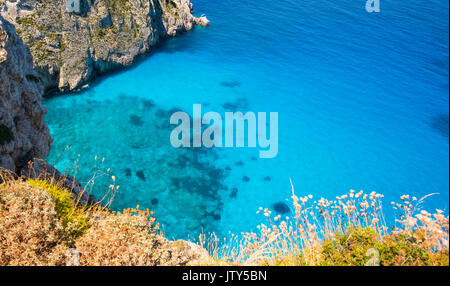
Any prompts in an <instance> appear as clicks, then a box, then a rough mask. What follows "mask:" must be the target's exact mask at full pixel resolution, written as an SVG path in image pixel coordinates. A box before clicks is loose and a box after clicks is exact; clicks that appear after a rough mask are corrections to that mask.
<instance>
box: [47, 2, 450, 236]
mask: <svg viewBox="0 0 450 286" xmlns="http://www.w3.org/2000/svg"><path fill="white" fill-rule="evenodd" d="M193 2H194V4H195V8H196V12H197V13H198V14H201V13H205V14H206V15H208V18H209V19H210V20H211V22H212V24H211V26H209V27H207V28H200V27H198V28H196V29H194V30H193V31H191V32H189V33H186V34H184V35H182V36H180V37H177V38H175V39H171V40H169V41H167V42H166V43H165V44H163V45H162V46H161V47H160V48H159V49H158V50H157V51H155V52H154V53H153V54H152V55H151V56H150V57H148V58H147V59H146V60H144V61H142V62H140V63H139V64H137V65H135V66H134V67H132V68H130V69H127V70H125V71H123V72H120V73H115V74H113V75H110V76H108V77H105V78H103V79H101V80H99V81H97V82H96V83H95V84H94V85H93V86H92V87H91V88H90V89H89V90H87V91H85V92H82V93H80V94H76V95H64V96H58V97H53V98H49V99H47V100H46V101H45V105H46V107H47V109H48V114H47V116H46V120H47V122H48V123H49V126H50V128H51V132H52V135H53V138H54V143H53V149H52V153H51V154H50V156H49V158H48V161H50V162H51V163H55V165H56V167H57V168H58V169H60V170H61V171H64V170H66V171H67V172H72V173H73V170H71V169H69V168H73V167H74V162H76V165H75V167H77V168H75V169H77V171H76V172H77V173H76V176H77V178H78V179H79V180H80V181H82V182H84V183H85V182H87V181H88V180H89V178H91V176H92V175H93V173H94V172H95V170H96V168H95V165H96V164H98V163H95V162H94V156H95V155H97V156H98V157H99V158H103V157H105V158H106V160H105V162H104V163H103V166H102V167H101V168H103V169H107V168H111V173H112V174H114V175H115V176H116V177H117V183H118V184H119V185H120V189H119V190H120V191H119V194H117V197H116V199H115V201H114V204H113V207H114V208H116V209H121V208H126V207H134V206H136V204H139V205H140V206H141V208H151V209H153V210H155V211H156V216H157V218H158V219H159V221H160V222H161V223H162V224H163V225H164V230H165V232H166V234H167V235H168V236H169V237H176V238H185V237H187V236H188V235H190V236H191V237H192V236H194V235H195V234H196V233H198V232H201V231H204V232H207V231H215V232H218V233H219V234H226V233H227V232H228V231H232V232H234V233H237V232H241V231H249V230H252V229H254V227H255V226H256V224H257V223H258V222H260V221H261V220H263V219H262V218H261V216H260V215H257V214H256V213H255V212H256V210H257V208H258V207H259V206H264V207H271V206H272V207H273V206H274V204H276V203H278V202H283V201H284V200H285V199H286V198H289V197H290V190H291V188H290V183H289V178H291V179H292V181H293V183H294V185H295V189H296V192H297V194H301V195H306V194H312V195H313V196H314V197H315V198H318V197H322V196H323V197H327V198H334V197H335V196H336V195H341V194H343V193H346V192H348V190H350V189H355V190H360V189H362V190H365V191H368V192H371V191H376V192H378V193H383V194H384V195H385V205H387V204H388V203H389V202H390V201H392V200H395V199H397V198H398V197H399V196H400V195H402V194H411V195H415V196H417V197H420V196H423V195H426V194H429V193H440V195H435V196H432V197H430V198H429V199H428V200H427V202H426V205H425V206H426V207H427V208H428V209H431V210H432V209H433V208H440V209H446V210H447V209H448V204H449V203H448V201H449V192H448V188H449V175H448V173H449V138H448V114H449V110H448V105H449V100H448V98H449V97H448V36H449V33H448V2H447V1H438V0H433V1H419V0H411V1H383V0H381V4H382V5H381V9H382V10H381V13H379V14H373V13H372V14H369V13H367V12H366V11H365V9H364V4H365V1H330V0H328V1H325V0H319V1H318V0H315V1H297V0H295V1H294V0H288V1H271V0H260V1H238V0H229V1H207V0H194V1H193ZM393 2H395V3H393ZM194 103H201V104H202V108H203V111H204V112H206V111H208V110H212V111H216V112H219V113H221V114H223V113H224V112H225V111H234V110H238V111H242V112H246V111H248V110H250V111H254V112H258V111H267V112H269V111H276V112H278V113H279V139H278V141H279V152H278V156H277V157H276V158H274V159H260V158H259V156H258V150H257V149H253V148H240V149H238V148H232V149H226V148H222V149H212V150H209V149H184V150H177V149H174V148H172V147H171V146H170V142H169V133H170V128H171V127H170V126H169V125H168V123H169V122H168V119H169V116H170V114H171V112H173V111H174V110H178V109H182V110H185V111H187V112H189V113H191V112H192V105H193V104H194ZM68 145H70V146H71V148H70V149H69V150H68V151H65V152H64V150H66V147H67V146H68ZM109 183H110V180H107V179H106V178H99V179H98V180H97V181H96V182H95V187H94V189H93V192H94V194H101V193H102V192H103V191H104V189H105V188H107V187H108V185H109ZM277 206H278V207H277V209H280V210H284V206H282V205H277ZM388 208H389V207H388ZM282 212H284V211H282ZM387 212H388V216H389V215H391V213H390V212H389V211H387Z"/></svg>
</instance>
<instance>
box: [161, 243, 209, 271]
mask: <svg viewBox="0 0 450 286" xmlns="http://www.w3.org/2000/svg"><path fill="white" fill-rule="evenodd" d="M168 249H169V250H170V252H171V255H172V257H173V258H172V259H173V260H174V261H176V265H182V266H186V265H187V266H201V265H212V264H213V263H214V260H213V259H212V258H211V256H209V254H208V251H207V250H206V249H204V248H203V247H201V246H200V245H198V244H195V243H193V242H190V241H186V240H177V241H170V242H169V244H168Z"/></svg>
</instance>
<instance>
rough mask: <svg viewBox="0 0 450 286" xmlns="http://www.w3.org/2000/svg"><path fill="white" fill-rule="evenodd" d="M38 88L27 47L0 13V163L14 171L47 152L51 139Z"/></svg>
mask: <svg viewBox="0 0 450 286" xmlns="http://www.w3.org/2000/svg"><path fill="white" fill-rule="evenodd" d="M42 92H43V87H42V85H41V84H40V82H39V79H38V78H37V76H36V74H35V72H34V70H33V60H32V56H31V54H30V51H29V49H28V47H27V46H25V45H24V44H23V42H22V40H21V39H20V38H19V36H18V35H17V34H16V33H15V29H14V26H13V25H12V24H10V23H8V22H7V21H6V20H5V19H3V18H2V17H1V16H0V167H2V168H6V169H9V170H11V171H17V170H18V169H20V168H22V167H24V165H25V164H26V163H27V162H28V161H29V160H30V159H32V158H34V157H39V158H45V157H46V156H47V155H48V153H49V151H50V146H51V142H52V139H51V137H50V133H49V130H48V127H47V125H46V124H45V123H44V121H43V118H44V114H45V108H44V107H42V105H41V96H42Z"/></svg>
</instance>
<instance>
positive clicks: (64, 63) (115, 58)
mask: <svg viewBox="0 0 450 286" xmlns="http://www.w3.org/2000/svg"><path fill="white" fill-rule="evenodd" d="M192 13H193V5H192V3H191V2H190V1H189V0H132V1H127V0H46V1H40V0H0V15H2V16H3V17H4V18H5V19H7V20H8V21H10V22H11V23H13V24H14V25H15V26H16V30H17V33H18V34H19V35H20V37H21V38H22V39H23V40H24V43H25V44H26V45H27V46H29V47H30V50H31V53H32V55H33V60H34V67H35V69H36V70H37V72H38V74H39V78H40V80H41V82H42V83H43V85H44V87H45V89H46V90H48V89H53V88H57V89H59V90H60V91H73V90H77V89H80V88H81V87H83V86H84V85H85V84H87V83H88V82H89V81H90V80H91V79H92V78H93V77H94V76H95V75H96V74H99V73H102V72H105V71H108V70H111V69H114V68H117V67H120V66H126V65H129V64H131V63H132V62H133V60H134V59H135V58H136V56H138V55H140V54H143V53H146V52H148V51H149V50H150V48H151V47H152V46H154V45H156V44H157V43H158V42H159V41H160V39H162V38H164V37H168V36H175V35H177V34H178V33H180V32H183V31H187V30H190V29H192V27H193V26H195V25H202V26H206V25H208V24H209V21H208V20H207V19H206V17H200V18H196V17H194V16H193V15H192Z"/></svg>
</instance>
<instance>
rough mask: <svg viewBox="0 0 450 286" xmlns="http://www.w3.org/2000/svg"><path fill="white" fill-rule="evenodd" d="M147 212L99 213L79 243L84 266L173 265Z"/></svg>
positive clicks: (153, 221)
mask: <svg viewBox="0 0 450 286" xmlns="http://www.w3.org/2000/svg"><path fill="white" fill-rule="evenodd" d="M157 231H158V225H157V224H155V220H154V218H152V217H151V215H150V213H149V212H148V210H145V211H141V210H139V209H136V210H133V209H127V210H124V212H123V213H108V212H98V213H96V214H95V217H94V219H93V223H92V225H91V227H90V228H89V230H88V231H87V232H86V234H85V235H83V236H82V237H80V238H79V239H78V240H77V241H76V248H77V249H78V250H79V251H80V253H81V254H82V256H81V265H97V266H100V265H112V266H121V265H133V266H136V265H141V266H151V265H161V264H170V263H169V262H170V258H171V257H170V253H169V252H168V251H167V250H166V249H165V245H166V242H167V241H166V240H165V239H164V238H162V237H161V236H160V235H159V233H157Z"/></svg>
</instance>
